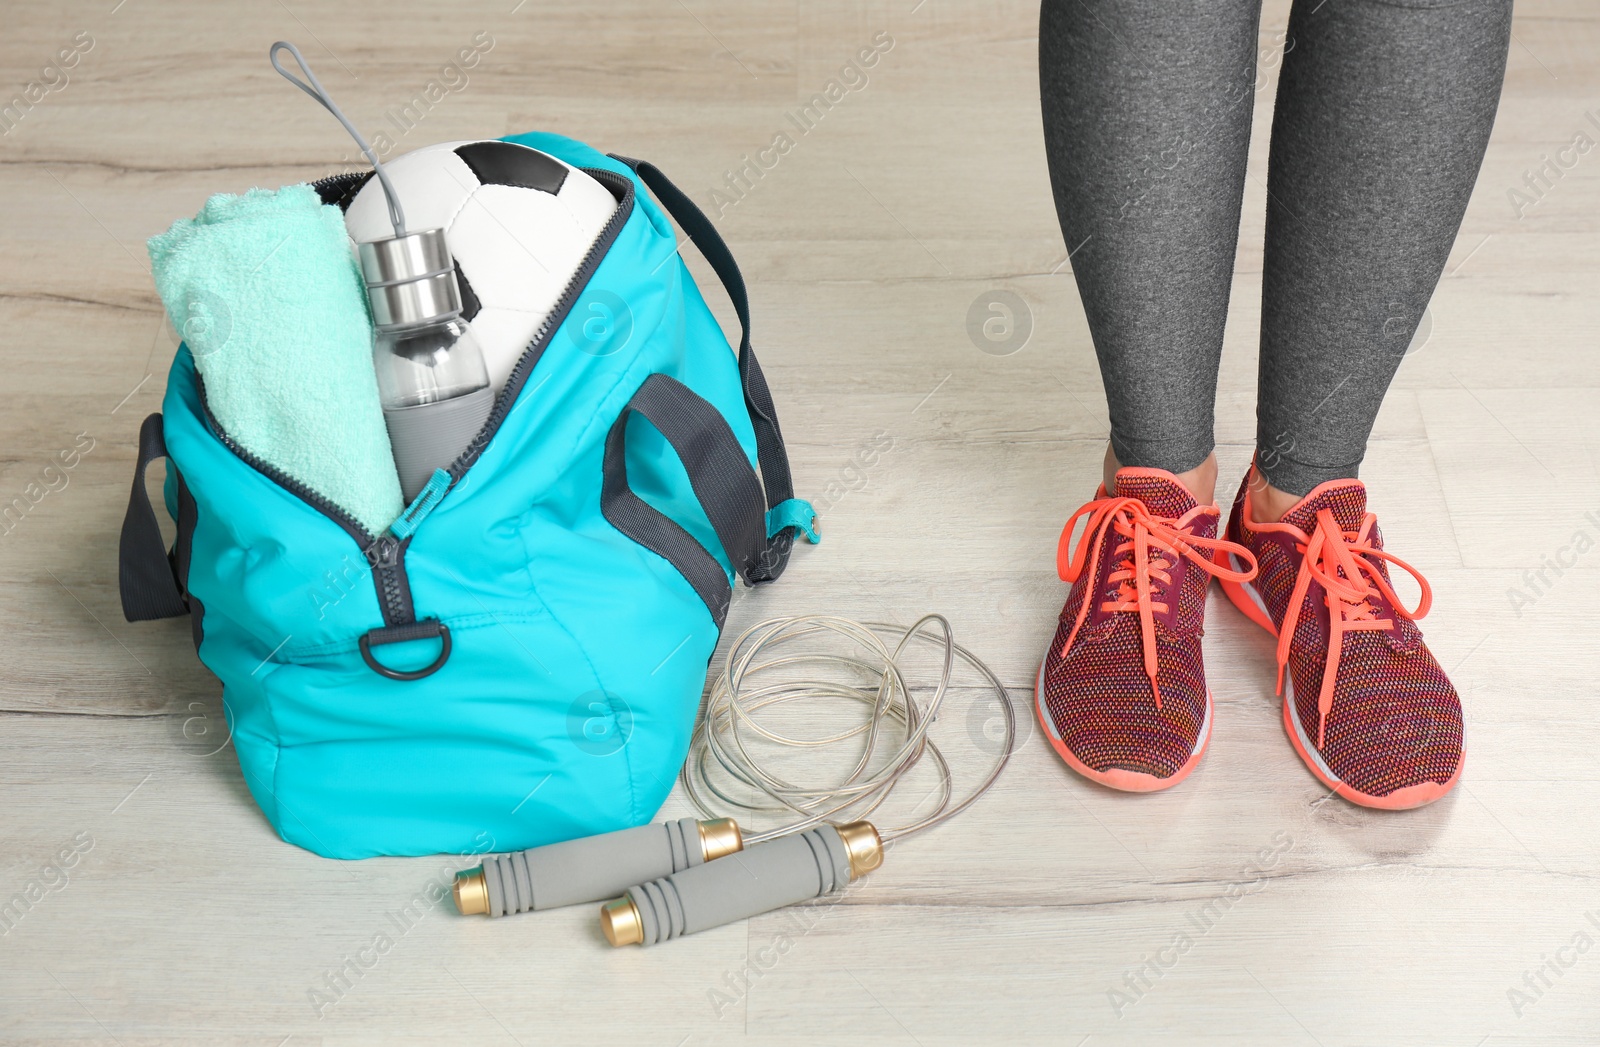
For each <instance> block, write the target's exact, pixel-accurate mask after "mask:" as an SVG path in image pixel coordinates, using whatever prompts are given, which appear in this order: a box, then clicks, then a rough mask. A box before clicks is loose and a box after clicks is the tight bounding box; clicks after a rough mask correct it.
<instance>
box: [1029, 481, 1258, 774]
mask: <svg viewBox="0 0 1600 1047" xmlns="http://www.w3.org/2000/svg"><path fill="white" fill-rule="evenodd" d="M1080 516H1087V517H1088V524H1087V526H1086V527H1085V528H1084V532H1083V536H1082V537H1081V538H1080V539H1079V540H1078V546H1077V549H1076V550H1073V551H1071V553H1070V555H1069V549H1068V547H1069V545H1070V543H1071V541H1072V528H1073V525H1074V524H1075V523H1077V521H1078V518H1079V517H1080ZM1220 518H1221V512H1220V511H1219V510H1218V508H1217V507H1216V506H1215V505H1201V504H1199V503H1198V502H1196V501H1195V499H1194V496H1193V495H1191V494H1190V493H1189V492H1188V490H1187V489H1186V488H1185V487H1184V486H1183V484H1182V483H1180V482H1179V481H1178V479H1177V477H1175V476H1173V475H1172V474H1171V473H1168V472H1164V471H1162V470H1160V469H1133V468H1128V469H1122V470H1119V471H1118V473H1117V476H1116V493H1115V495H1111V496H1108V495H1107V494H1106V491H1105V488H1104V487H1102V488H1100V490H1099V492H1098V494H1097V496H1096V498H1095V500H1094V501H1092V502H1089V503H1088V504H1087V505H1085V506H1084V507H1083V508H1081V509H1079V510H1078V511H1077V512H1075V513H1073V514H1072V518H1071V519H1070V520H1068V521H1067V526H1066V528H1065V529H1064V530H1063V531H1062V532H1061V542H1060V545H1059V547H1058V549H1057V552H1056V565H1057V567H1058V569H1059V570H1060V573H1061V578H1062V580H1063V581H1066V582H1069V583H1072V590H1071V592H1070V593H1069V594H1068V596H1067V604H1066V606H1065V607H1063V608H1062V610H1061V620H1060V624H1059V625H1058V626H1057V629H1056V635H1055V639H1054V640H1053V641H1052V642H1051V644H1050V650H1049V653H1047V654H1046V655H1045V659H1044V664H1042V665H1041V666H1040V667H1039V682H1038V687H1037V691H1036V697H1035V704H1036V706H1037V708H1038V713H1039V722H1040V724H1042V725H1043V726H1044V729H1045V736H1046V737H1047V738H1049V740H1050V744H1051V746H1052V747H1053V748H1054V749H1055V751H1056V752H1057V753H1058V754H1060V756H1061V758H1062V759H1063V760H1065V761H1066V762H1067V766H1069V767H1071V768H1072V769H1073V770H1075V771H1077V772H1078V773H1079V774H1081V775H1083V776H1084V777H1085V778H1089V779H1091V780H1093V781H1096V782H1099V783H1101V784H1102V785H1108V786H1110V787H1111V788H1113V789H1124V790H1127V791H1129V792H1153V791H1155V790H1157V789H1167V788H1171V787H1172V786H1174V785H1177V784H1178V783H1179V782H1181V781H1182V780H1183V779H1184V778H1185V777H1187V776H1188V774H1189V772H1190V771H1192V770H1194V768H1195V766H1196V765H1197V764H1199V762H1200V757H1201V756H1202V755H1203V754H1204V753H1205V749H1206V743H1207V742H1208V741H1209V740H1210V738H1211V691H1210V690H1209V689H1208V688H1207V687H1206V676H1205V667H1204V664H1203V663H1202V661H1201V657H1200V636H1201V633H1202V632H1203V629H1202V625H1203V624H1204V619H1205V606H1206V585H1207V584H1208V583H1209V582H1210V580H1211V577H1212V576H1213V575H1215V576H1217V577H1221V578H1228V579H1236V580H1241V581H1242V580H1244V579H1246V578H1249V577H1250V576H1251V575H1252V574H1253V573H1254V570H1255V568H1254V564H1253V562H1252V560H1253V558H1252V556H1251V553H1250V551H1249V550H1248V549H1245V548H1244V547H1242V546H1238V545H1234V544H1232V543H1230V542H1225V541H1220V540H1219V539H1218V538H1217V536H1216V535H1217V524H1218V522H1219V520H1220ZM1230 555H1231V556H1234V557H1237V558H1238V560H1239V561H1240V562H1242V563H1246V564H1248V566H1245V567H1242V568H1240V567H1234V566H1229V561H1228V560H1227V559H1226V557H1229V556H1230ZM1214 556H1220V557H1223V558H1224V559H1222V560H1221V562H1220V563H1219V562H1214V560H1213V557H1214Z"/></svg>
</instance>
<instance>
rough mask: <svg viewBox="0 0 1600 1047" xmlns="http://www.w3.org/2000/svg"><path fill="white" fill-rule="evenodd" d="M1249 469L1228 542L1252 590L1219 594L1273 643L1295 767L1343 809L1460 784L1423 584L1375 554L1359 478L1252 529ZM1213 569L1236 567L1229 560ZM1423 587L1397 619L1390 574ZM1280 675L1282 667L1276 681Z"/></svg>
mask: <svg viewBox="0 0 1600 1047" xmlns="http://www.w3.org/2000/svg"><path fill="white" fill-rule="evenodd" d="M1253 475H1254V469H1253V468H1252V470H1251V472H1250V473H1248V474H1246V476H1245V482H1244V484H1243V485H1242V486H1241V487H1240V488H1239V496H1238V498H1237V499H1235V500H1234V503H1233V514H1232V517H1231V518H1230V519H1229V521H1228V538H1229V539H1231V540H1232V541H1234V542H1237V543H1239V544H1240V545H1243V546H1244V547H1246V548H1248V549H1249V550H1250V551H1251V552H1253V553H1255V559H1256V562H1257V563H1258V564H1259V565H1260V571H1259V573H1258V574H1257V575H1256V577H1255V579H1254V581H1237V582H1235V581H1227V582H1224V583H1223V590H1224V591H1225V592H1226V593H1227V594H1228V598H1229V599H1230V600H1232V601H1233V603H1234V605H1235V606H1236V607H1238V608H1239V610H1241V611H1243V612H1244V614H1245V615H1246V617H1248V618H1249V619H1250V620H1251V621H1253V622H1255V623H1256V624H1257V625H1260V626H1261V627H1262V628H1264V629H1266V630H1267V631H1268V632H1270V633H1272V634H1273V635H1274V636H1276V637H1277V638H1278V693H1279V694H1281V695H1283V696H1284V702H1283V725H1284V730H1285V731H1286V732H1288V735H1289V740H1290V741H1292V742H1293V743H1294V747H1295V749H1296V750H1298V751H1299V753H1300V758H1301V759H1302V760H1304V761H1305V763H1306V766H1307V767H1309V768H1311V771H1312V773H1313V774H1315V775H1316V776H1317V777H1318V778H1319V779H1321V780H1322V782H1323V784H1324V785H1327V786H1328V787H1329V788H1331V789H1333V790H1334V792H1336V793H1337V794H1338V795H1340V796H1343V797H1344V798H1345V799H1347V800H1349V801H1350V802H1352V803H1358V804H1361V805H1362V806H1364V807H1380V808H1384V809H1386V810H1405V809H1407V808H1411V807H1421V806H1422V805H1423V804H1426V803H1432V802H1433V801H1434V800H1437V799H1438V798H1439V797H1441V796H1443V795H1444V794H1445V793H1447V792H1449V791H1450V788H1451V787H1452V786H1454V785H1455V783H1456V780H1457V779H1458V778H1459V777H1460V776H1461V762H1462V727H1461V699H1460V698H1459V697H1457V695H1456V690H1455V688H1454V687H1452V686H1451V685H1450V681H1449V679H1448V678H1447V677H1446V676H1445V674H1444V670H1443V669H1441V668H1439V663H1438V662H1437V661H1436V660H1435V659H1434V657H1433V655H1432V654H1431V653H1430V652H1429V651H1428V648H1427V645H1426V644H1424V643H1423V642H1422V631H1421V630H1420V629H1418V628H1417V626H1416V622H1415V619H1417V618H1421V617H1422V616H1423V615H1425V614H1427V613H1428V605H1429V604H1430V603H1431V602H1432V593H1431V590H1430V589H1429V588H1428V583H1427V581H1426V580H1424V579H1423V577H1422V575H1420V574H1418V573H1417V572H1416V570H1415V569H1414V568H1412V567H1411V566H1410V565H1409V564H1407V563H1406V562H1405V561H1403V560H1401V559H1399V558H1397V557H1395V556H1391V555H1390V554H1389V553H1387V552H1384V549H1383V537H1382V535H1381V534H1380V533H1379V532H1378V523H1377V518H1376V517H1375V516H1373V515H1372V514H1371V513H1369V512H1367V489H1366V487H1365V486H1364V485H1363V484H1362V483H1361V481H1360V480H1333V481H1330V482H1328V483H1325V484H1322V485H1321V486H1319V487H1317V488H1316V490H1314V491H1312V492H1311V493H1310V494H1308V495H1306V497H1305V498H1304V499H1303V500H1301V501H1300V502H1299V503H1298V504H1297V505H1295V507H1294V508H1292V509H1290V510H1289V511H1288V512H1287V513H1285V514H1284V516H1283V519H1282V520H1280V521H1279V522H1277V523H1255V522H1253V520H1252V518H1251V512H1250V478H1251V476H1253ZM1225 555H1227V554H1224V553H1219V554H1218V556H1219V563H1223V564H1225V565H1228V566H1233V567H1238V566H1239V563H1238V561H1228V560H1221V559H1220V558H1221V557H1222V556H1225ZM1390 564H1393V565H1394V566H1396V567H1398V568H1400V569H1401V570H1403V571H1405V572H1406V573H1407V574H1409V575H1411V576H1412V577H1413V578H1415V579H1416V580H1417V583H1418V584H1419V585H1420V586H1421V587H1422V596H1421V599H1420V600H1419V601H1418V604H1417V606H1416V607H1415V608H1413V609H1410V610H1408V609H1407V608H1406V607H1405V606H1403V605H1402V604H1401V602H1400V598H1399V597H1398V596H1396V595H1395V591H1394V588H1393V586H1391V585H1390V582H1389V565H1390ZM1285 669H1287V670H1288V672H1287V673H1285V671H1284V670H1285Z"/></svg>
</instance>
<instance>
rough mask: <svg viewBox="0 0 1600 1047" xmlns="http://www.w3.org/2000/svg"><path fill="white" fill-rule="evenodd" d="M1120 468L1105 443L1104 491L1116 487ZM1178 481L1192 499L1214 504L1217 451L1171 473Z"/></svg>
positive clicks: (1115, 457)
mask: <svg viewBox="0 0 1600 1047" xmlns="http://www.w3.org/2000/svg"><path fill="white" fill-rule="evenodd" d="M1121 468H1122V463H1121V462H1119V461H1117V455H1116V452H1115V451H1113V450H1112V449H1111V445H1110V444H1109V443H1108V444H1106V458H1105V472H1104V481H1105V485H1106V491H1107V492H1110V491H1112V490H1115V489H1116V485H1117V470H1118V469H1121ZM1172 475H1173V476H1175V477H1177V480H1178V482H1179V483H1181V484H1183V486H1184V487H1185V489H1187V490H1188V492H1189V493H1190V494H1192V495H1194V500H1195V501H1197V502H1199V503H1200V504H1201V505H1215V504H1216V501H1217V453H1216V452H1215V451H1213V452H1211V453H1210V454H1208V455H1206V460H1205V461H1203V462H1201V463H1200V464H1199V465H1197V466H1195V467H1194V468H1193V469H1190V470H1188V471H1186V472H1181V473H1173V474H1172Z"/></svg>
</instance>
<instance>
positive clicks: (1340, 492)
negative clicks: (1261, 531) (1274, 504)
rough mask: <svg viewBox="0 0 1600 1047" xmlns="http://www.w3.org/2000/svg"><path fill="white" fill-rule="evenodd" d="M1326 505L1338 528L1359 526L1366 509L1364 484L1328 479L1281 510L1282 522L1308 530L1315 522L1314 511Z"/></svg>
mask: <svg viewBox="0 0 1600 1047" xmlns="http://www.w3.org/2000/svg"><path fill="white" fill-rule="evenodd" d="M1323 509H1327V510H1329V511H1331V512H1332V513H1333V519H1334V522H1335V523H1337V524H1338V525H1339V529H1340V530H1342V531H1355V530H1358V529H1359V528H1360V527H1361V518H1362V517H1363V516H1364V515H1366V512H1367V486H1366V484H1363V483H1362V482H1361V481H1360V480H1332V481H1329V482H1328V483H1325V484H1323V485H1321V486H1320V487H1318V488H1316V489H1315V490H1314V491H1312V492H1311V493H1310V494H1308V495H1306V497H1305V499H1304V500H1302V501H1301V502H1300V504H1298V505H1296V506H1295V507H1294V508H1293V509H1290V510H1289V511H1288V512H1286V513H1284V514H1283V522H1284V523H1286V524H1293V525H1294V526H1295V527H1298V528H1300V530H1302V531H1304V532H1306V533H1307V534H1310V533H1311V532H1312V531H1313V530H1315V529H1316V526H1317V513H1319V512H1321V511H1322V510H1323Z"/></svg>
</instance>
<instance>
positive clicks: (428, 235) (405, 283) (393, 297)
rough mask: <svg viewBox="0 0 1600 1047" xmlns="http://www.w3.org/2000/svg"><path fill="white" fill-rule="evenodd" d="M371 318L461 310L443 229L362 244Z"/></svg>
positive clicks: (383, 321)
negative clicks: (370, 303) (370, 304)
mask: <svg viewBox="0 0 1600 1047" xmlns="http://www.w3.org/2000/svg"><path fill="white" fill-rule="evenodd" d="M356 253H357V254H358V255H359V256H360V258H361V276H362V278H363V279H364V280H366V283H367V298H368V299H369V300H370V301H371V302H372V322H373V323H375V324H377V325H378V326H379V327H398V326H408V325H410V324H420V323H426V322H427V321H429V320H439V319H443V318H444V317H448V316H453V315H455V314H457V313H460V312H461V289H460V288H459V287H458V286H457V285H456V274H455V262H454V261H453V260H452V259H451V258H450V249H449V248H448V247H447V246H446V245H445V242H444V230H443V229H424V230H422V231H421V232H416V233H407V234H406V235H405V236H392V237H389V238H388V239H385V240H374V241H373V242H372V243H368V244H357V245H356Z"/></svg>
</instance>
